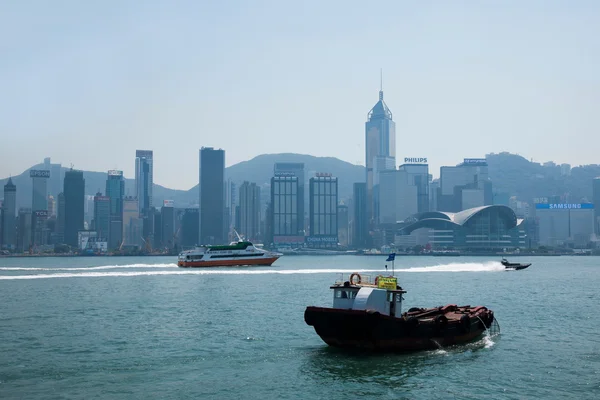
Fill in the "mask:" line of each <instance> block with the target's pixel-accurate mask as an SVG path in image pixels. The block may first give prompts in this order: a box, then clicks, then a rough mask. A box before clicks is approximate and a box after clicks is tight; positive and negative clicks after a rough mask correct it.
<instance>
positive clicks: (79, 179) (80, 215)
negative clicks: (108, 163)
mask: <svg viewBox="0 0 600 400" xmlns="http://www.w3.org/2000/svg"><path fill="white" fill-rule="evenodd" d="M63 193H64V195H65V243H66V244H68V245H70V246H73V247H77V246H78V235H77V234H78V232H79V231H80V230H83V227H84V225H83V222H84V209H83V207H84V204H83V201H84V197H85V179H83V171H77V170H74V169H70V170H69V171H66V172H65V182H64V189H63Z"/></svg>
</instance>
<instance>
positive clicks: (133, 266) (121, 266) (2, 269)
mask: <svg viewBox="0 0 600 400" xmlns="http://www.w3.org/2000/svg"><path fill="white" fill-rule="evenodd" d="M120 268H177V264H127V265H102V266H99V267H74V268H68V267H55V268H37V267H0V271H94V270H105V269H120Z"/></svg>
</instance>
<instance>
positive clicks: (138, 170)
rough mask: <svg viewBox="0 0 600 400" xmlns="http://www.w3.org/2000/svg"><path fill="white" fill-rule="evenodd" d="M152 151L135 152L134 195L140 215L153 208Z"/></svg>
mask: <svg viewBox="0 0 600 400" xmlns="http://www.w3.org/2000/svg"><path fill="white" fill-rule="evenodd" d="M153 164H154V160H153V153H152V150H136V151H135V193H136V196H137V198H138V205H139V208H140V214H144V212H145V210H149V209H150V208H152V206H153V200H152V186H153V183H154V172H153Z"/></svg>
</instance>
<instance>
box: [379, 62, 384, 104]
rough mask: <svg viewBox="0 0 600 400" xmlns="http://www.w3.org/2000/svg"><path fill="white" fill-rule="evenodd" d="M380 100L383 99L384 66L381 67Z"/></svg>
mask: <svg viewBox="0 0 600 400" xmlns="http://www.w3.org/2000/svg"><path fill="white" fill-rule="evenodd" d="M379 100H380V101H381V100H383V68H380V69H379Z"/></svg>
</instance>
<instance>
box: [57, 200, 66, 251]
mask: <svg viewBox="0 0 600 400" xmlns="http://www.w3.org/2000/svg"><path fill="white" fill-rule="evenodd" d="M57 197H58V201H57V206H56V208H57V210H56V242H57V243H64V242H65V212H66V210H65V194H64V193H63V192H60V193H59V194H58V196H57Z"/></svg>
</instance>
